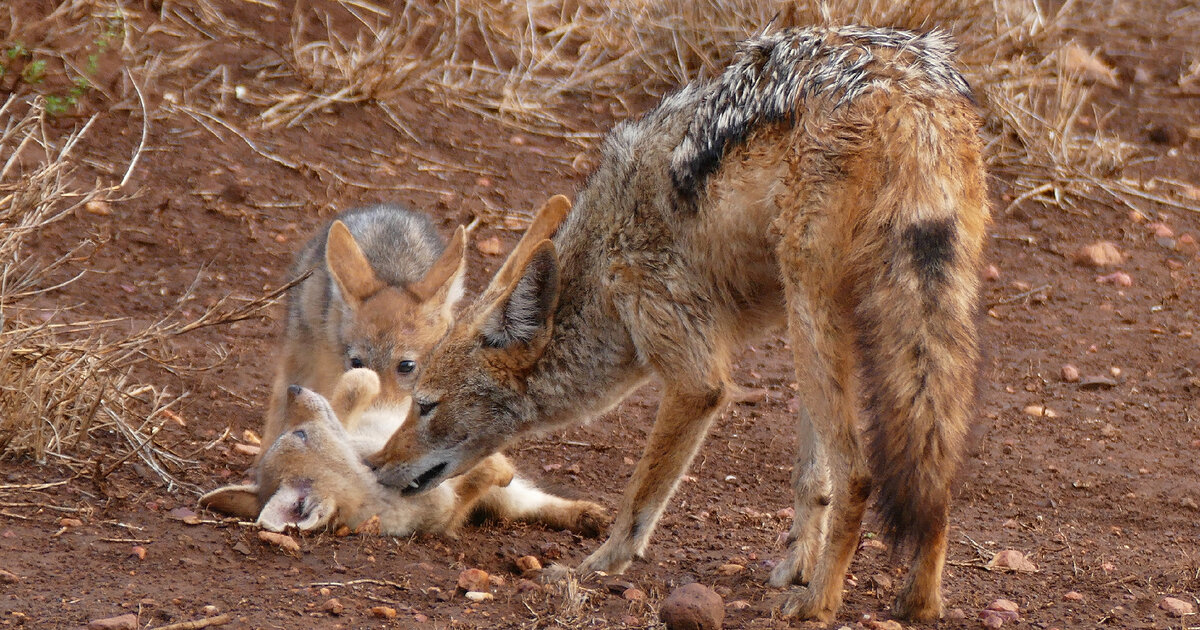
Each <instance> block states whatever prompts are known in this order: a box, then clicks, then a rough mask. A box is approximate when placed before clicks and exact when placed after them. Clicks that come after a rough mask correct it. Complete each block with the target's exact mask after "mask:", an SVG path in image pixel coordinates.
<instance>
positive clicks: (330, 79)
mask: <svg viewBox="0 0 1200 630" xmlns="http://www.w3.org/2000/svg"><path fill="white" fill-rule="evenodd" d="M267 2H268V3H269V2H270V0H267ZM206 7H207V8H206ZM172 10H174V11H176V12H177V14H178V15H183V10H182V9H180V8H178V7H177V6H175V7H173V9H172ZM187 19H188V20H189V21H191V22H200V23H203V24H204V25H205V28H208V29H211V30H214V31H217V32H220V33H223V34H224V35H225V36H233V37H245V34H244V32H241V31H239V30H238V29H236V28H233V27H230V26H229V22H228V21H227V20H225V19H224V16H222V15H221V14H220V12H219V11H218V10H217V9H216V8H215V7H214V6H212V5H211V3H207V2H200V3H198V4H197V8H194V9H192V10H191V12H189V13H187ZM1087 19H1092V16H1090V15H1088V14H1086V11H1085V9H1084V8H1083V7H1081V6H1080V3H1077V2H1070V1H1069V2H1066V3H1064V4H1062V5H1059V6H1058V8H1057V9H1056V10H1050V9H1047V8H1046V3H1039V2H1036V1H1035V0H950V1H947V2H933V1H928V0H926V1H919V2H897V1H896V0H848V1H845V2H837V3H833V2H814V1H807V2H806V1H800V2H797V1H795V0H767V1H762V0H695V1H693V2H687V3H654V2H642V1H640V0H619V1H615V2H592V1H588V0H524V1H520V2H499V1H497V0H462V1H460V2H453V3H444V2H433V1H432V0H405V1H403V2H399V3H395V4H392V5H387V6H385V5H384V4H383V3H371V2H364V1H362V0H353V1H351V0H331V1H328V2H321V3H312V4H305V3H301V4H298V5H296V7H295V8H294V9H293V11H292V15H291V22H290V36H289V37H288V38H287V41H286V43H285V44H284V45H283V46H275V47H272V51H273V52H272V55H270V56H269V58H264V59H263V61H262V63H261V64H260V66H261V70H260V72H259V77H258V78H259V80H258V81H257V82H256V83H255V84H254V85H250V86H243V88H242V91H241V97H240V98H241V99H242V100H244V101H245V102H248V103H253V104H256V105H258V106H260V107H261V115H260V121H261V123H262V125H263V126H264V127H268V128H269V127H281V126H297V125H304V124H306V123H308V122H309V121H310V120H311V119H312V117H313V114H314V112H319V111H322V110H323V109H325V108H327V107H328V106H331V105H337V104H346V103H372V104H375V105H377V106H378V107H379V108H380V110H381V111H382V112H383V113H384V114H385V115H386V117H387V118H389V119H390V120H391V121H393V122H394V123H395V124H396V125H397V126H398V127H400V128H402V129H403V130H404V131H405V132H409V126H411V125H412V121H408V122H405V121H403V120H401V118H400V116H398V115H397V114H396V111H395V110H394V105H395V103H396V102H397V100H398V99H402V98H407V99H410V100H416V101H419V102H428V103H430V104H433V105H436V106H438V107H442V108H455V107H457V108H463V109H467V110H471V111H473V112H476V113H479V114H481V115H484V116H489V117H494V118H496V119H497V120H499V121H500V122H502V123H503V124H505V125H508V126H510V127H513V128H515V129H521V130H524V131H527V132H533V133H541V134H544V135H550V136H555V137H558V138H563V139H566V140H568V143H564V144H565V145H571V144H573V145H574V146H564V152H563V153H562V155H560V156H556V157H559V158H560V159H562V160H563V161H564V162H570V161H571V159H572V157H577V156H578V152H579V150H580V149H585V150H586V149H588V148H590V147H591V146H592V145H593V144H594V143H595V141H596V139H597V138H598V137H599V136H600V135H601V132H602V130H601V129H594V128H587V126H586V121H587V120H588V119H589V117H590V115H591V112H588V113H586V114H584V115H582V116H581V115H580V113H579V104H580V103H582V102H587V103H589V104H590V105H591V106H592V107H597V108H600V111H605V112H607V111H608V110H609V109H610V108H608V107H602V106H603V105H606V104H610V103H615V104H616V107H615V110H614V111H617V112H618V113H619V114H622V115H623V114H628V113H631V112H635V111H636V110H638V109H639V108H641V107H644V106H645V102H646V100H647V98H646V97H648V96H649V97H654V96H659V95H662V94H664V93H666V92H667V91H669V90H671V89H674V88H675V87H678V86H679V85H681V84H683V83H685V82H687V81H689V80H692V79H695V78H697V77H708V76H712V75H714V74H716V73H717V72H719V71H720V69H721V68H722V67H723V66H724V65H725V63H726V61H727V60H728V59H729V57H730V55H731V54H732V52H733V50H734V46H735V43H736V42H737V41H738V40H739V39H742V38H744V37H746V36H748V35H752V34H754V33H756V32H760V31H762V30H764V29H769V28H783V27H788V26H797V25H810V24H849V23H859V24H869V25H876V26H897V27H903V28H913V29H929V28H941V29H944V30H947V31H949V32H951V33H953V34H954V35H955V37H956V38H957V40H958V42H959V44H960V53H961V60H962V64H963V67H964V70H965V71H966V73H967V75H968V78H969V79H971V82H972V85H973V86H974V87H975V89H976V91H977V94H978V97H979V100H980V103H981V104H982V106H983V109H984V110H985V113H986V115H987V119H988V125H987V128H986V130H985V132H986V135H987V140H988V144H989V148H990V151H989V160H990V167H991V168H992V171H993V172H994V173H996V174H997V175H1000V176H1001V177H1002V178H1003V179H1004V181H1005V182H1006V183H1007V184H1008V185H1009V186H1010V187H1011V194H1009V195H1008V196H1007V199H1006V203H1008V204H1009V206H1010V207H1011V206H1015V205H1017V204H1020V203H1024V202H1026V201H1029V200H1035V201H1038V202H1041V203H1046V204H1051V205H1057V206H1062V207H1064V208H1068V209H1069V208H1071V207H1073V206H1074V205H1076V204H1077V203H1078V202H1079V201H1080V200H1083V199H1089V200H1093V201H1101V202H1104V203H1115V204H1117V205H1125V206H1129V207H1131V208H1134V209H1142V211H1143V213H1145V210H1144V206H1145V205H1146V204H1147V203H1148V202H1152V203H1155V204H1167V205H1170V206H1176V207H1186V208H1188V209H1191V210H1197V209H1198V208H1197V203H1196V200H1194V199H1191V198H1190V197H1188V196H1187V195H1174V194H1153V193H1150V192H1148V190H1153V189H1154V188H1156V186H1153V185H1151V186H1147V185H1146V182H1144V181H1140V182H1134V181H1131V180H1129V179H1125V178H1123V177H1122V175H1121V170H1122V167H1123V165H1125V164H1126V163H1127V160H1128V159H1129V158H1130V156H1131V155H1132V154H1133V153H1134V150H1135V148H1134V147H1133V146H1132V145H1131V144H1129V143H1126V142H1124V141H1122V140H1121V139H1120V138H1118V137H1117V136H1116V135H1114V134H1112V133H1109V132H1106V131H1105V130H1104V129H1103V125H1102V124H1097V123H1100V122H1101V121H1099V120H1097V119H1098V118H1102V115H1100V114H1097V113H1096V112H1092V111H1090V106H1089V96H1090V86H1091V85H1093V84H1095V83H1098V82H1099V83H1109V84H1111V82H1112V81H1113V80H1114V74H1113V71H1112V69H1111V68H1108V67H1107V66H1106V65H1105V64H1104V61H1103V60H1102V59H1100V58H1099V57H1098V56H1096V55H1094V54H1093V53H1092V52H1090V51H1088V50H1086V49H1084V48H1083V47H1081V45H1080V44H1078V43H1077V42H1075V41H1074V40H1073V39H1072V38H1071V36H1070V33H1071V32H1072V30H1071V29H1072V27H1073V26H1074V25H1077V24H1079V23H1081V22H1082V21H1083V20H1087ZM606 101H607V103H606ZM1085 119H1086V120H1088V121H1089V124H1088V125H1082V124H1081V121H1082V120H1085ZM410 135H411V134H410ZM1167 184H1171V183H1170V182H1167ZM1172 188H1173V186H1171V185H1167V186H1163V187H1159V189H1160V190H1161V189H1168V190H1169V189H1172ZM1176 192H1178V191H1176ZM1005 209H1006V208H1000V209H999V210H1000V211H1004V210H1005ZM496 218H499V217H496Z"/></svg>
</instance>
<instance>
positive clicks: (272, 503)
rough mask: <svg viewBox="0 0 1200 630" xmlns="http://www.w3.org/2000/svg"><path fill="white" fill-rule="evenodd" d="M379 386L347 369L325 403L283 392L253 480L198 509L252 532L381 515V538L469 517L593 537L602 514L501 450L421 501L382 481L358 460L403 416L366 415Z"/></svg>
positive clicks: (445, 529)
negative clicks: (238, 521) (279, 417)
mask: <svg viewBox="0 0 1200 630" xmlns="http://www.w3.org/2000/svg"><path fill="white" fill-rule="evenodd" d="M379 381H380V379H379V377H378V376H377V375H376V373H375V372H373V371H371V370H367V369H355V370H350V371H349V372H346V374H345V375H343V377H342V378H341V380H340V381H338V383H337V385H336V386H335V387H334V391H333V396H332V398H331V399H330V400H328V401H327V400H326V399H325V397H323V396H321V395H320V394H317V393H316V392H314V391H312V390H310V389H306V388H303V387H300V386H298V385H293V386H292V387H289V388H288V390H287V399H286V404H285V406H284V414H283V415H284V422H283V427H282V431H283V432H282V433H281V434H280V435H279V437H278V439H276V440H275V442H274V443H272V444H271V445H270V447H269V448H267V449H266V450H265V451H264V452H263V455H262V459H261V460H260V461H259V465H258V481H257V483H255V484H249V485H237V486H227V487H224V488H219V489H217V490H214V491H212V492H210V493H208V494H206V495H204V496H203V497H201V499H200V504H201V505H202V506H204V507H208V508H212V509H214V510H217V511H220V512H225V513H227V514H232V515H234V516H239V517H241V518H245V519H254V518H256V519H257V522H258V524H259V526H261V527H263V528H264V529H269V530H271V531H277V532H278V531H283V530H284V529H286V528H288V527H295V528H297V529H299V530H300V531H311V530H316V529H324V528H327V527H329V528H336V527H339V526H342V525H345V526H347V527H349V528H351V529H357V528H359V527H360V526H363V525H364V523H368V522H370V521H371V519H372V517H378V527H379V533H382V534H385V535H392V536H407V535H409V534H411V533H413V532H430V533H437V534H453V533H454V532H455V531H456V530H457V529H458V527H459V526H460V525H461V524H462V523H463V521H464V520H466V518H467V517H468V516H470V515H471V514H473V513H481V514H486V515H491V516H496V517H499V518H503V519H508V520H523V521H531V522H539V523H544V524H546V525H548V526H550V527H554V528H558V529H572V530H576V531H580V532H583V533H586V534H595V533H598V530H599V528H600V527H601V526H602V524H603V523H604V522H605V515H604V508H602V507H600V506H599V505H597V504H595V503H591V502H589V501H574V500H569V499H563V498H560V497H557V496H553V495H550V494H546V493H545V492H542V491H541V490H539V489H538V488H537V487H536V486H534V485H533V484H531V483H530V482H528V481H526V480H525V479H522V478H521V477H519V476H517V475H516V472H515V471H514V470H513V467H512V465H511V464H510V463H509V462H508V460H507V459H506V458H505V457H504V456H503V455H500V454H498V453H497V454H494V455H491V456H489V457H487V458H484V459H483V460H482V461H481V462H480V463H479V464H477V465H476V466H474V467H472V468H471V469H470V470H469V471H467V473H466V474H463V475H461V476H458V477H454V478H453V479H450V480H449V481H447V482H446V483H444V484H442V485H441V486H438V488H436V489H435V490H433V491H432V492H427V493H425V494H422V495H419V496H415V497H405V496H402V495H401V494H400V493H399V492H396V491H395V490H392V489H391V488H388V487H386V486H382V485H380V484H379V483H378V482H377V481H376V479H375V475H374V473H372V472H371V470H370V469H369V468H367V466H366V465H365V464H364V463H363V462H362V460H363V458H364V457H365V456H366V455H368V454H370V453H373V452H375V451H377V450H379V448H380V447H381V446H383V444H384V442H386V441H387V439H388V437H390V436H391V435H392V433H394V432H395V430H396V429H397V428H398V427H399V425H400V422H402V421H403V420H404V418H405V416H403V415H399V414H392V413H379V412H377V411H376V412H369V411H368V409H369V408H370V407H371V404H372V402H373V401H374V399H375V397H376V396H377V395H378V394H379V391H380V387H379Z"/></svg>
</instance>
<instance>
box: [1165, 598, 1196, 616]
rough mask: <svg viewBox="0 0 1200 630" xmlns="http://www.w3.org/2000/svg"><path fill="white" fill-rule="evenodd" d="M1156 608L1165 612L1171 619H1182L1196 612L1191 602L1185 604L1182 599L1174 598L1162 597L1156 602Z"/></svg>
mask: <svg viewBox="0 0 1200 630" xmlns="http://www.w3.org/2000/svg"><path fill="white" fill-rule="evenodd" d="M1158 607H1159V608H1161V609H1163V610H1165V611H1167V615H1168V616H1171V617H1182V616H1184V615H1191V614H1194V613H1195V612H1196V606H1195V605H1194V604H1192V603H1191V602H1185V601H1183V600H1182V599H1176V598H1174V597H1164V598H1162V599H1161V600H1159V602H1158Z"/></svg>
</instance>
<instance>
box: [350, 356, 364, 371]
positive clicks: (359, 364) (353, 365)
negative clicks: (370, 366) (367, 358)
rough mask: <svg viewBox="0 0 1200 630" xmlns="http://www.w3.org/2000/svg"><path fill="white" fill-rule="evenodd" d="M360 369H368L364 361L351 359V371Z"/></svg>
mask: <svg viewBox="0 0 1200 630" xmlns="http://www.w3.org/2000/svg"><path fill="white" fill-rule="evenodd" d="M360 367H366V364H365V363H363V360H362V359H360V358H358V357H350V369H352V370H357V369H358V368H360Z"/></svg>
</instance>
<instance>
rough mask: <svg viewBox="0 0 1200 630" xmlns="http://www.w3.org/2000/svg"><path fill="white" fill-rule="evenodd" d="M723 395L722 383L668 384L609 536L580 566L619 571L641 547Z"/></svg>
mask: <svg viewBox="0 0 1200 630" xmlns="http://www.w3.org/2000/svg"><path fill="white" fill-rule="evenodd" d="M725 398H726V386H725V383H724V382H719V383H717V384H716V385H713V386H711V387H695V386H692V387H685V386H681V385H678V384H668V385H667V386H666V393H665V394H664V395H663V399H662V402H661V403H659V407H658V417H657V418H656V419H655V421H654V429H653V430H652V431H651V433H650V441H649V442H648V443H647V445H646V450H645V452H644V453H642V459H641V461H639V462H638V465H637V468H636V469H635V470H634V472H633V478H632V479H630V481H629V485H628V486H627V487H626V488H625V496H624V497H623V498H622V500H621V507H620V509H619V510H618V512H617V518H616V521H615V522H614V523H613V526H612V529H610V530H609V536H608V540H607V541H606V542H605V543H604V544H603V545H601V546H600V548H599V549H597V550H596V551H595V553H593V554H592V555H590V556H588V558H587V559H586V560H584V561H583V564H581V565H580V567H579V568H580V570H583V571H605V572H607V573H621V572H623V571H624V570H625V569H626V568H628V567H629V563H630V562H632V561H633V558H634V556H640V555H641V554H642V552H643V551H645V549H646V543H647V542H648V541H649V540H650V534H651V533H652V532H653V531H654V526H655V524H657V523H658V518H659V517H660V516H662V512H663V509H664V508H665V507H666V504H667V500H668V499H670V498H671V494H672V493H673V492H674V491H675V487H676V486H677V485H678V484H679V478H680V476H681V475H683V472H684V470H686V469H687V466H688V464H690V463H691V461H692V457H693V456H695V454H696V451H697V450H699V448H700V444H701V443H703V442H704V436H705V435H706V434H707V433H708V428H709V426H710V425H711V424H712V421H713V418H715V417H716V415H717V414H718V413H719V412H720V410H721V406H722V404H723V403H724V402H725Z"/></svg>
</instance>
